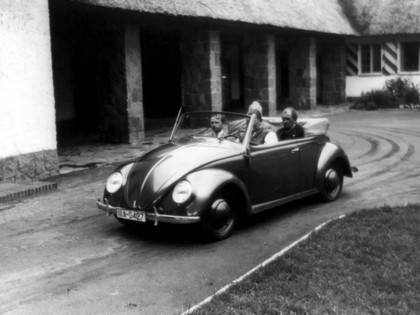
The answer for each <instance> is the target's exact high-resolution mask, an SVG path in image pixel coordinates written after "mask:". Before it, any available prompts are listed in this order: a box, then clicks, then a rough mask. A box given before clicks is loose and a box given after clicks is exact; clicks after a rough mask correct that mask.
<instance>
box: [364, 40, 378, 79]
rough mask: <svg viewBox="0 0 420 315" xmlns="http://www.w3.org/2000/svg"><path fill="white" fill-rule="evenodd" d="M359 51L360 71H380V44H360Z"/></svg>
mask: <svg viewBox="0 0 420 315" xmlns="http://www.w3.org/2000/svg"><path fill="white" fill-rule="evenodd" d="M360 51H361V71H362V73H378V72H381V66H382V64H381V45H380V44H373V45H361V49H360Z"/></svg>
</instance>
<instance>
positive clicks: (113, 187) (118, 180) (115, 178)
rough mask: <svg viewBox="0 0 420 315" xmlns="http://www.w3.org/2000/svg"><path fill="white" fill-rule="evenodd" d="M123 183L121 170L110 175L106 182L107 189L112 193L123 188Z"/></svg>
mask: <svg viewBox="0 0 420 315" xmlns="http://www.w3.org/2000/svg"><path fill="white" fill-rule="evenodd" d="M122 183H123V176H122V174H121V173H119V172H115V173H113V174H112V175H111V176H109V177H108V180H107V182H106V190H107V191H108V192H109V193H111V194H112V193H114V192H116V191H117V190H118V189H120V188H121V186H122Z"/></svg>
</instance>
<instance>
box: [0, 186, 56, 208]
mask: <svg viewBox="0 0 420 315" xmlns="http://www.w3.org/2000/svg"><path fill="white" fill-rule="evenodd" d="M57 189H58V184H57V183H54V182H17V181H4V182H0V203H2V202H8V201H12V200H18V199H23V198H25V197H30V196H37V195H41V194H45V193H47V192H50V191H55V190H57Z"/></svg>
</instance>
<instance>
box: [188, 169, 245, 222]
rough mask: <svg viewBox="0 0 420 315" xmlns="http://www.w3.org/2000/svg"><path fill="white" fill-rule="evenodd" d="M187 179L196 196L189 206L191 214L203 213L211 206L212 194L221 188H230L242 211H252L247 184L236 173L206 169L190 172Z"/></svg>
mask: <svg viewBox="0 0 420 315" xmlns="http://www.w3.org/2000/svg"><path fill="white" fill-rule="evenodd" d="M186 180H188V181H189V182H190V183H191V187H192V194H193V196H194V201H193V202H192V203H191V204H190V205H189V207H188V213H189V215H201V214H202V213H203V211H205V210H206V209H208V208H209V207H210V202H211V198H212V196H213V195H214V193H216V192H217V191H219V190H220V189H221V190H223V189H229V191H230V192H232V193H233V197H234V198H235V200H236V203H237V206H239V207H240V208H241V209H240V211H243V210H245V212H246V213H247V214H249V213H251V207H250V203H249V196H248V192H247V190H246V188H245V185H244V184H243V183H242V181H241V180H240V179H239V178H238V177H236V176H235V175H234V174H232V173H230V172H227V171H224V170H219V169H206V170H201V171H197V172H194V173H191V174H189V175H188V176H187V177H186Z"/></svg>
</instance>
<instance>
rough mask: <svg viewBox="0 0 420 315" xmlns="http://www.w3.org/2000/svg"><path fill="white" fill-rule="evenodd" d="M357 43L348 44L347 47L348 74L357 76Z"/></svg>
mask: <svg viewBox="0 0 420 315" xmlns="http://www.w3.org/2000/svg"><path fill="white" fill-rule="evenodd" d="M358 48H359V46H358V45H357V44H352V45H347V47H346V75H348V76H355V75H358V74H359V67H358V60H357V55H358V53H357V51H358Z"/></svg>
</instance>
